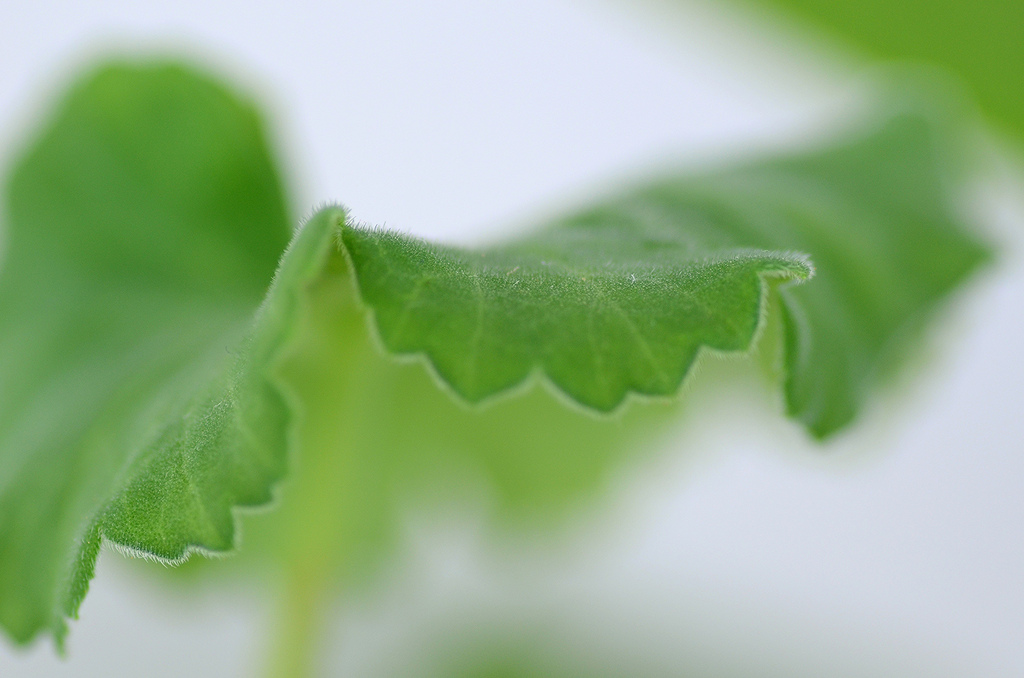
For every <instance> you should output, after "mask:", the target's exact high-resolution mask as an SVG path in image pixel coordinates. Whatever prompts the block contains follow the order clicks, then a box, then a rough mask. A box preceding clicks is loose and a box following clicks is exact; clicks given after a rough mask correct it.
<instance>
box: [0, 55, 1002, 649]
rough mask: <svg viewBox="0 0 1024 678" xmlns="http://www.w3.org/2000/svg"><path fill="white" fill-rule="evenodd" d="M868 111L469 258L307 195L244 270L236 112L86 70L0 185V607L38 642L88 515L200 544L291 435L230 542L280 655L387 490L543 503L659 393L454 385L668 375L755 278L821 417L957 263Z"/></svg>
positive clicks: (258, 154) (84, 571) (967, 258)
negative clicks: (277, 604)
mask: <svg viewBox="0 0 1024 678" xmlns="http://www.w3.org/2000/svg"><path fill="white" fill-rule="evenodd" d="M884 120H885V121H884V123H877V121H876V124H875V125H873V126H872V127H871V128H870V129H869V130H867V131H864V132H863V133H861V134H860V135H858V136H857V137H856V138H854V139H853V140H852V141H851V140H844V141H843V142H842V143H840V144H839V145H837V146H835V147H833V148H830V149H827V150H823V151H820V152H815V153H809V154H803V155H799V156H795V157H791V158H778V159H774V160H769V161H765V162H761V163H757V164H753V165H750V166H748V167H744V168H740V169H735V170H730V171H725V172H718V173H715V174H710V175H706V176H681V177H680V176H671V177H667V178H662V179H658V180H654V181H649V182H647V183H645V184H643V185H641V186H639V187H637V188H634V189H633V190H631V191H627V192H625V193H624V194H623V195H621V196H618V197H612V198H610V199H608V200H605V201H603V202H601V203H600V204H598V205H597V206H595V207H591V208H589V209H585V210H582V211H580V212H578V213H577V214H576V215H574V216H570V217H568V218H566V219H562V220H560V221H557V222H555V223H554V224H552V225H549V226H548V227H546V228H543V229H540V230H538V231H537V233H536V234H534V235H530V236H527V237H526V238H524V239H521V240H519V241H516V242H512V243H509V244H507V245H504V246H500V247H496V248H490V249H487V250H480V251H467V250H459V249H455V248H450V247H437V246H432V245H427V244H425V243H423V242H421V241H418V240H415V239H413V238H408V237H404V236H398V235H395V234H389V233H386V232H383V231H374V230H368V229H363V228H360V227H356V226H355V225H353V224H352V223H351V222H350V221H349V220H348V217H347V215H346V213H345V212H344V210H342V209H341V208H334V207H332V208H327V209H325V210H323V211H322V212H320V213H319V214H318V215H317V216H315V217H314V218H313V219H312V220H310V221H309V222H308V223H307V224H306V225H305V226H304V227H303V229H301V231H300V232H299V233H298V235H297V236H296V239H295V240H294V242H293V244H292V246H291V248H290V249H289V250H288V252H287V253H285V255H284V257H283V258H282V259H281V264H280V267H279V268H278V271H277V274H276V277H275V278H274V282H273V284H271V274H272V271H273V269H274V262H275V261H276V260H277V258H278V257H279V255H280V253H281V251H282V250H283V248H284V244H285V238H286V235H287V230H288V229H287V225H286V224H287V217H286V212H285V209H284V207H283V205H284V201H283V199H282V198H281V190H280V187H279V182H278V180H277V178H276V176H275V174H274V170H273V167H272V163H271V161H270V160H269V157H268V153H267V151H266V149H265V145H264V143H263V139H262V133H261V131H260V124H259V122H258V120H257V118H256V116H255V114H254V113H253V112H252V109H251V107H250V106H249V105H247V104H245V103H243V102H241V101H240V100H239V99H238V97H236V96H235V95H232V94H230V93H228V92H227V91H225V90H224V89H223V88H222V87H220V86H218V85H216V84H214V83H212V82H211V81H210V80H209V79H208V78H206V77H205V76H200V75H197V74H194V73H192V72H190V71H188V70H186V69H183V68H181V67H176V66H152V65H149V66H123V65H121V66H112V67H108V68H105V69H103V70H101V71H99V72H98V73H96V74H94V75H93V76H91V77H90V78H89V79H87V80H86V81H85V82H83V83H81V84H79V85H77V86H76V87H75V88H74V90H73V91H72V93H71V95H70V96H69V97H68V98H67V100H66V101H65V102H64V103H63V104H62V105H61V106H60V108H59V109H58V111H57V114H56V117H55V118H54V120H52V121H51V122H50V123H49V124H48V125H47V126H46V127H45V128H44V130H43V132H42V135H41V137H40V138H39V139H38V140H37V141H36V142H35V143H34V144H33V146H32V147H31V148H30V149H29V151H28V152H27V154H26V155H25V156H24V157H23V158H22V159H21V161H20V162H19V163H18V165H17V166H16V168H15V170H14V172H13V174H12V175H11V179H10V182H9V186H8V196H9V198H8V202H9V205H10V217H9V221H8V225H9V237H8V243H9V247H8V250H7V260H6V261H5V262H4V267H3V269H2V270H0V368H2V369H0V593H2V595H0V623H2V625H3V626H4V628H5V629H6V630H7V631H8V632H9V633H10V634H11V635H12V636H14V637H15V638H16V639H18V640H23V641H24V640H27V639H29V638H30V637H32V636H33V635H34V634H35V633H36V632H38V631H39V630H41V629H43V628H51V629H53V630H54V631H55V632H56V633H57V635H58V637H59V635H60V633H61V632H62V629H63V619H64V616H65V615H73V614H74V613H75V611H76V609H77V605H78V603H79V602H80V600H81V598H82V596H83V595H84V593H85V590H86V588H87V585H88V581H89V579H90V577H91V575H92V571H93V565H94V562H95V558H96V554H97V551H98V548H99V544H100V539H101V537H105V538H107V539H109V540H110V541H112V542H114V543H117V544H121V545H123V546H126V547H128V548H129V549H131V550H132V551H133V552H135V553H141V554H146V555H151V556H156V557H159V558H164V559H172V560H173V559H180V558H182V557H184V556H185V555H187V554H188V552H189V551H190V550H192V549H195V548H199V549H204V550H211V551H214V550H215V551H223V550H227V549H230V548H231V547H232V546H233V545H234V538H235V531H234V529H233V527H234V523H233V520H232V515H231V510H230V509H231V507H232V506H235V505H253V504H259V503H264V502H267V501H268V500H269V499H270V489H271V486H272V484H273V483H274V482H275V481H277V480H278V479H279V478H281V477H282V475H283V473H284V466H285V459H286V456H287V455H286V452H287V451H288V450H289V449H294V450H295V451H296V452H297V454H294V455H292V456H291V457H290V458H291V460H292V469H293V471H292V473H293V477H292V478H291V479H290V481H289V482H288V483H287V484H286V485H285V486H284V488H283V490H282V493H281V495H282V502H281V506H280V507H279V510H276V511H274V512H271V513H269V514H267V515H265V516H260V517H258V518H252V519H251V520H249V521H247V530H246V544H245V546H246V549H245V552H246V553H248V554H250V555H251V556H252V558H253V559H254V560H255V561H257V562H262V563H265V564H270V565H271V566H272V567H273V568H274V569H276V570H278V571H279V573H280V574H281V575H283V576H284V580H285V582H286V583H285V586H286V588H287V589H288V595H287V600H288V601H290V602H289V603H288V605H289V607H288V609H287V610H286V615H288V616H290V617H291V621H290V622H289V623H287V624H286V625H285V629H286V633H289V634H293V635H294V636H295V637H294V638H292V637H287V638H285V639H283V643H282V646H283V647H287V648H298V649H297V650H295V651H296V652H300V653H301V648H302V647H303V646H304V645H305V644H308V643H309V638H310V637H312V636H313V635H315V634H314V632H313V630H312V629H311V628H310V625H311V624H314V623H315V620H316V619H317V618H318V615H317V613H316V612H317V609H318V608H319V607H322V606H323V605H324V604H325V602H326V601H327V600H328V599H329V598H328V597H327V596H325V591H326V590H329V589H331V588H332V586H334V583H335V582H337V581H341V580H347V579H348V578H350V577H351V576H352V575H353V574H355V573H358V572H367V571H369V570H372V569H374V568H375V567H376V566H377V565H379V563H380V559H381V557H382V556H383V555H384V554H385V553H386V550H387V547H388V545H389V542H391V541H392V540H393V538H394V535H395V533H396V529H397V526H398V522H397V521H398V515H399V513H400V512H401V510H402V509H403V507H404V505H405V502H406V501H407V500H408V497H411V496H416V494H417V493H420V496H422V493H423V492H434V493H438V494H440V495H441V496H442V498H443V499H445V500H447V499H450V498H451V497H452V496H453V495H458V494H459V493H464V492H466V491H467V490H466V488H467V487H476V486H479V485H489V486H490V487H491V488H492V489H493V495H494V504H495V507H494V508H495V515H496V516H498V517H499V518H500V519H503V520H512V519H516V518H522V517H524V516H525V517H532V516H538V515H543V516H557V515H558V514H560V513H561V512H563V511H564V509H565V508H566V506H571V505H573V503H574V502H575V501H576V500H578V499H580V498H582V497H584V496H586V495H587V494H588V493H590V492H592V491H593V490H594V489H595V488H596V487H599V486H600V485H602V483H603V482H604V481H605V479H606V478H607V477H608V475H609V473H610V470H611V469H613V468H615V465H616V463H617V462H618V461H619V460H620V459H621V458H622V457H623V456H624V455H625V454H628V453H635V452H636V451H637V450H638V449H640V448H641V447H642V446H641V445H639V444H638V443H639V442H640V441H642V439H643V437H644V436H645V435H651V434H652V433H653V432H655V431H656V430H657V428H658V427H657V424H658V423H659V422H664V421H665V420H666V419H667V418H668V415H669V414H671V412H672V411H673V410H674V409H675V408H674V406H673V405H672V404H670V403H666V402H664V401H662V402H645V403H643V404H641V403H635V404H633V405H632V406H629V407H626V408H622V409H620V410H619V411H617V412H616V413H614V414H613V415H611V416H608V415H604V416H597V415H595V414H594V413H593V412H591V411H585V409H584V408H583V407H565V406H564V405H565V403H563V402H561V401H562V400H563V398H561V397H560V396H557V395H555V394H553V393H552V392H551V390H548V389H544V388H539V387H537V386H536V385H534V386H533V387H531V388H527V389H526V390H525V391H524V392H520V393H516V394H512V395H508V396H507V397H504V398H500V399H497V400H495V401H494V402H489V403H486V404H484V405H481V406H469V405H467V404H466V403H465V402H464V400H465V399H469V400H479V399H482V398H485V397H487V396H489V395H494V394H497V393H499V392H502V391H504V390H506V389H509V388H510V387H512V386H514V385H516V384H517V383H518V382H520V381H521V380H522V379H523V377H524V376H526V375H527V374H528V373H530V372H532V371H543V372H544V373H546V374H547V376H548V377H549V378H550V379H551V381H552V382H553V383H554V384H555V385H557V386H558V387H559V388H560V389H561V390H562V391H563V392H564V393H565V394H568V396H569V397H571V398H574V399H575V400H576V401H577V403H578V404H582V405H589V406H590V407H591V408H592V409H602V410H607V409H611V408H613V407H614V406H615V405H616V404H617V403H619V402H620V401H621V400H622V398H623V396H624V394H625V393H626V392H628V391H636V392H640V393H648V394H659V395H668V394H671V393H673V392H674V391H675V390H676V388H677V387H678V384H679V381H680V380H681V378H682V377H683V375H684V374H685V372H686V371H687V369H688V367H689V365H690V363H691V362H692V361H693V359H694V358H695V356H696V354H697V349H698V347H699V346H700V345H708V346H712V347H717V348H719V349H722V350H732V351H742V350H746V349H747V348H749V346H750V344H751V343H752V342H753V340H754V338H755V336H756V330H757V328H758V326H759V324H760V323H761V319H762V316H763V314H764V310H765V308H767V304H766V296H767V295H768V294H769V293H770V292H771V293H775V294H778V295H779V296H778V297H777V299H776V301H775V303H777V305H778V307H779V308H781V309H782V313H783V318H782V321H781V323H782V326H783V327H784V336H785V340H784V352H785V355H784V365H785V372H786V377H785V379H786V396H787V402H788V407H789V410H790V413H791V414H793V415H794V416H796V417H798V418H799V419H801V420H802V421H803V422H804V423H805V424H806V425H807V427H808V428H809V430H810V431H811V432H812V433H814V434H815V435H826V434H828V433H830V432H832V431H834V430H836V429H837V428H839V427H840V426H842V425H844V424H846V423H847V422H848V421H849V420H850V419H851V418H852V417H853V416H854V414H855V413H856V412H857V409H858V408H859V406H860V405H861V404H862V402H863V399H864V397H865V394H866V392H867V391H868V389H869V388H870V387H871V386H872V385H873V383H874V381H875V380H876V377H877V374H876V372H877V371H878V369H879V366H880V365H881V364H882V363H883V362H884V358H885V356H886V355H887V354H888V352H889V350H890V349H891V348H892V345H893V343H894V342H896V340H897V339H899V338H900V337H902V336H903V335H904V333H905V331H906V330H907V329H908V328H909V327H912V326H914V325H916V323H917V322H919V320H920V319H921V317H922V316H923V314H925V312H926V311H927V310H928V309H929V308H930V307H931V306H932V305H934V304H935V303H936V302H937V301H938V300H939V299H940V298H941V297H943V296H944V295H945V294H946V293H948V292H949V291H950V290H951V289H952V288H953V287H954V286H955V285H956V284H957V283H958V282H959V281H960V280H962V279H963V278H964V276H966V275H967V274H968V273H969V272H970V271H971V270H972V269H973V268H974V267H976V266H977V265H978V264H979V263H980V262H981V261H982V260H983V259H984V257H985V250H984V248H983V247H982V246H980V245H979V244H978V243H976V242H975V241H974V239H973V238H972V237H971V236H969V235H967V233H966V232H965V231H964V230H963V229H962V228H961V226H960V224H959V222H958V219H957V218H956V215H955V213H954V212H953V211H952V210H951V209H950V208H949V206H948V199H947V183H946V182H947V179H948V177H947V176H946V174H947V169H948V168H947V161H948V157H947V156H946V155H944V154H943V153H942V152H941V151H940V150H939V149H940V148H941V147H942V144H941V143H939V142H938V141H937V139H936V138H935V136H936V134H937V133H936V131H935V128H933V126H932V125H931V123H930V122H929V121H928V120H927V119H926V118H924V117H922V116H920V115H917V114H913V113H910V112H907V111H904V110H896V111H893V110H889V109H887V110H886V115H885V116H884ZM794 253H809V254H810V255H811V257H812V258H813V259H814V260H815V261H816V263H817V264H818V276H817V278H816V279H814V280H812V281H810V282H808V283H807V284H805V285H801V286H799V287H786V288H783V289H777V290H775V291H774V292H772V290H771V288H770V286H769V285H768V284H767V283H766V282H765V281H764V277H765V276H773V275H774V276H778V275H781V276H783V277H788V278H806V277H807V276H808V275H809V273H810V269H809V266H808V264H807V261H806V259H805V257H804V256H803V254H794ZM268 287H269V292H266V290H267V288H268ZM265 292H266V297H265V298H264V299H263V302H262V305H261V306H259V310H258V311H257V310H256V309H257V306H258V305H259V304H260V299H261V297H263V295H264V293H265ZM254 314H255V321H254V320H253V317H254ZM377 335H379V337H380V338H381V339H382V340H383V341H382V342H378V340H377ZM381 344H383V347H382V346H381ZM407 353H413V354H415V353H424V354H426V355H427V356H428V357H429V359H430V361H431V362H432V364H433V365H434V366H435V367H436V371H437V373H438V374H439V376H440V377H441V379H442V380H444V383H443V384H442V383H440V382H439V381H438V380H437V379H435V378H434V377H433V376H432V375H431V374H430V373H429V372H428V370H426V369H424V366H423V365H422V364H421V362H418V361H409V360H404V359H402V356H401V355H396V354H407ZM439 386H441V387H440V388H439ZM449 387H450V388H449ZM449 391H454V392H455V393H456V394H461V395H462V396H463V398H459V397H455V396H453V394H452V393H450V392H449ZM290 422H294V425H291V424H290ZM250 527H251V528H252V529H248V528H250ZM289 651H291V650H289ZM280 661H281V662H282V665H284V666H291V667H294V666H295V661H293V659H292V658H288V657H285V658H282V659H281V660H280Z"/></svg>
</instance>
